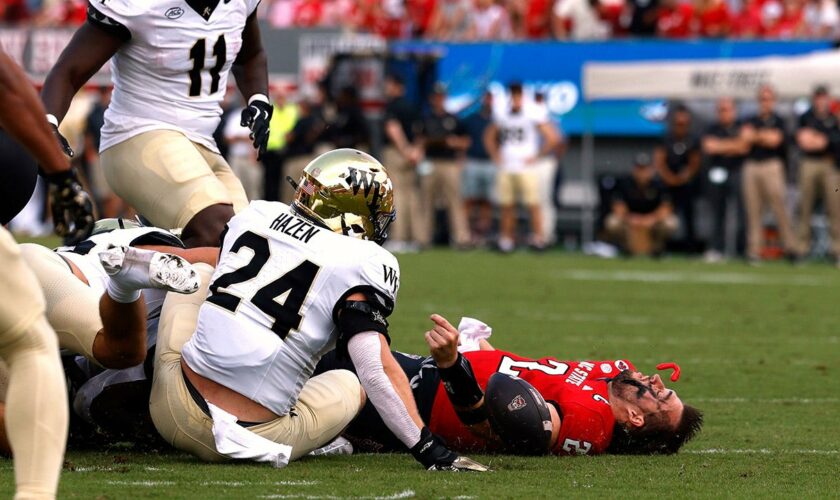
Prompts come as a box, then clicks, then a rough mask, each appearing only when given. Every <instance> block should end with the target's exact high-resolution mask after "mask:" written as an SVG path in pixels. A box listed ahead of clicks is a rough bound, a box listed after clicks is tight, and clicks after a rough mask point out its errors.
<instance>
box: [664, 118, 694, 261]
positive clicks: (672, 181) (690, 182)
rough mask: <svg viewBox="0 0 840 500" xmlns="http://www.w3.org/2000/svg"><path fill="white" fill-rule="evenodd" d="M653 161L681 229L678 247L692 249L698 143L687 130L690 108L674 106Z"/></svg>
mask: <svg viewBox="0 0 840 500" xmlns="http://www.w3.org/2000/svg"><path fill="white" fill-rule="evenodd" d="M653 164H654V166H655V167H656V171H657V173H659V178H660V179H662V182H664V183H665V186H667V188H668V192H669V193H670V195H671V202H672V203H673V204H674V210H675V211H676V213H677V214H678V215H679V217H680V223H681V224H682V225H683V228H684V229H685V238H684V239H683V242H682V246H683V248H684V249H686V250H689V251H692V250H693V249H694V248H695V247H696V246H697V245H696V243H697V242H696V238H695V231H694V203H695V201H696V199H697V195H698V192H699V186H698V182H697V181H698V179H697V174H698V173H699V172H700V143H699V141H698V140H697V137H696V136H695V135H694V134H693V133H692V131H691V111H689V109H688V108H686V107H685V106H684V105H681V104H680V105H677V106H676V107H675V109H674V111H673V112H672V114H671V122H670V125H669V127H668V131H667V133H666V134H665V137H663V139H662V142H661V143H660V145H659V146H657V147H656V148H655V149H654V151H653Z"/></svg>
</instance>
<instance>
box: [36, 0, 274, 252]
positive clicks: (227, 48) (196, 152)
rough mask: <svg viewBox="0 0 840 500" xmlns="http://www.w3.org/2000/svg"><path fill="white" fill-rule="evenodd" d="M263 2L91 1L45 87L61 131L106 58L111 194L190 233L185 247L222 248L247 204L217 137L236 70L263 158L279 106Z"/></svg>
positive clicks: (105, 141)
mask: <svg viewBox="0 0 840 500" xmlns="http://www.w3.org/2000/svg"><path fill="white" fill-rule="evenodd" d="M258 3H259V0H239V1H235V2H230V1H221V0H187V1H186V2H184V3H181V4H180V5H179V4H177V3H176V4H173V3H172V2H169V1H166V0H149V1H144V2H136V1H132V0H108V1H107V2H106V1H98V2H91V3H89V4H88V15H87V21H86V22H85V23H84V24H83V25H82V26H81V27H80V28H79V29H78V30H77V31H76V33H75V35H74V36H73V38H72V39H71V40H70V43H69V44H68V45H67V47H66V48H65V49H64V51H63V52H62V54H61V56H60V57H59V59H58V61H57V62H56V64H55V66H53V68H52V70H50V73H49V74H48V75H47V78H46V80H45V82H44V88H43V91H42V99H43V101H44V105H45V107H46V111H47V113H48V115H47V120H48V121H49V122H50V123H51V124H52V125H53V127H54V129H55V133H56V134H57V135H58V137H59V140H60V141H61V142H62V143H63V146H64V147H65V152H66V153H67V154H69V155H71V156H72V154H73V152H72V149H71V148H70V147H69V146H68V145H67V143H66V141H65V140H63V138H62V137H61V136H60V134H58V129H57V127H58V124H59V122H60V121H61V120H62V119H63V118H64V115H65V113H66V112H67V109H68V107H69V106H70V101H71V100H72V98H73V96H74V95H75V94H76V92H77V91H78V90H79V88H81V87H82V86H83V85H84V84H85V83H86V82H87V81H88V80H89V79H90V78H91V76H93V74H94V73H96V71H98V70H99V69H100V68H101V67H102V65H104V64H105V63H106V62H107V61H108V60H109V59H110V60H111V78H112V82H113V85H114V93H113V97H112V100H111V103H110V105H109V106H108V109H107V111H106V112H105V124H104V126H103V127H102V137H101V143H100V147H99V149H100V153H101V161H102V169H103V171H104V173H105V178H106V180H107V181H108V184H109V185H110V186H111V188H112V189H113V190H114V192H115V193H116V194H117V195H118V196H120V197H121V198H123V199H124V200H125V201H126V202H127V203H128V204H130V205H131V206H133V207H134V208H135V209H136V210H137V211H138V213H140V214H141V215H142V216H144V217H145V218H146V219H148V220H149V221H150V222H151V223H152V224H154V225H155V226H157V227H164V228H167V229H171V228H183V231H182V233H181V234H182V236H183V240H184V243H185V244H186V245H187V246H188V247H198V246H217V245H218V241H219V235H220V234H221V232H222V230H223V229H224V224H225V222H226V221H228V220H229V219H230V218H231V217H232V216H233V214H234V213H235V212H236V211H238V210H241V209H243V208H244V207H245V206H246V205H247V203H248V199H247V197H246V195H245V191H244V189H243V188H242V184H241V183H240V182H239V179H237V178H236V176H235V175H234V173H233V171H232V170H231V168H230V166H228V164H227V162H225V160H224V158H223V157H222V156H221V155H220V154H219V150H218V147H217V145H216V143H215V141H214V140H213V138H212V134H213V131H214V130H216V128H217V126H218V124H219V120H220V116H221V113H222V110H221V106H220V102H221V101H222V99H223V97H224V95H225V91H226V90H227V85H228V76H229V74H230V72H231V71H233V73H234V76H235V77H236V84H237V86H238V87H239V90H240V92H241V93H242V95H243V96H244V97H245V99H246V100H247V103H248V104H247V106H246V108H245V110H244V111H243V112H242V116H241V123H242V124H243V125H245V126H248V127H249V128H250V130H251V135H252V138H253V141H254V147H255V148H258V149H259V151H260V153H263V152H264V151H265V147H266V143H267V140H268V132H269V130H268V128H269V122H270V120H271V113H272V106H271V104H270V103H269V100H268V97H267V93H268V70H267V67H266V55H265V51H264V50H263V47H262V41H261V38H260V31H259V23H258V21H257V14H256V9H257V5H258Z"/></svg>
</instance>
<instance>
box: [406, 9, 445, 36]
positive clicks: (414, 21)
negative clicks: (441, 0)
mask: <svg viewBox="0 0 840 500" xmlns="http://www.w3.org/2000/svg"><path fill="white" fill-rule="evenodd" d="M437 3H438V1H437V0H405V8H406V10H407V11H408V19H409V21H410V22H411V34H412V35H413V36H415V37H421V36H423V34H425V33H426V32H427V31H428V29H429V25H430V24H431V21H432V14H433V13H434V11H435V7H436V5H437Z"/></svg>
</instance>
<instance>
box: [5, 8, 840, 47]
mask: <svg viewBox="0 0 840 500" xmlns="http://www.w3.org/2000/svg"><path fill="white" fill-rule="evenodd" d="M86 4H87V2H86V1H84V0H0V22H5V23H7V24H34V25H37V26H61V25H78V24H80V23H81V22H83V21H84V17H85V6H86ZM259 15H260V16H261V17H262V18H263V19H265V20H266V21H267V22H269V24H271V25H272V26H274V27H277V28H287V27H293V26H294V27H301V28H312V27H329V28H342V29H345V30H347V31H352V32H364V33H375V34H378V35H381V36H383V37H386V38H390V39H405V38H425V39H433V40H466V41H478V40H526V39H533V40H544V39H561V40H565V39H572V40H597V39H606V38H617V37H660V38H670V39H680V38H696V37H706V38H724V37H725V38H745V39H753V38H769V39H794V38H836V37H837V35H838V34H839V33H840V10H838V2H837V0H381V1H380V0H265V1H263V2H262V4H261V5H260V10H259Z"/></svg>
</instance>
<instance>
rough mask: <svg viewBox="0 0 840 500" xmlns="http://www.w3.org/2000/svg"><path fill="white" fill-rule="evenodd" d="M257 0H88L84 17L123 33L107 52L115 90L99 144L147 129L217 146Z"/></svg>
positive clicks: (106, 145)
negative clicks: (224, 102)
mask: <svg viewBox="0 0 840 500" xmlns="http://www.w3.org/2000/svg"><path fill="white" fill-rule="evenodd" d="M258 4H259V0H176V1H172V0H144V1H138V0H92V1H91V2H90V3H89V4H88V15H87V17H88V22H89V23H90V24H92V25H94V26H96V27H98V28H100V29H103V30H105V31H107V32H108V33H110V34H112V35H114V36H117V37H119V38H121V39H122V40H123V45H122V46H121V47H120V48H119V50H118V51H117V53H116V54H115V55H114V57H113V58H111V79H112V81H113V84H114V94H113V97H112V99H111V104H110V105H109V106H108V109H107V110H106V111H105V124H104V126H103V127H102V141H101V144H100V150H101V151H104V150H106V149H108V148H109V147H111V146H113V145H115V144H119V143H120V142H123V141H125V140H127V139H130V138H131V137H134V136H136V135H139V134H141V133H143V132H148V131H150V130H160V129H166V130H175V131H178V132H181V133H183V134H184V135H186V136H187V138H188V139H190V140H191V141H193V142H196V143H198V144H201V145H202V146H205V147H206V148H208V149H210V150H211V151H214V152H218V148H217V147H216V143H215V141H214V140H213V137H212V136H213V131H214V130H215V129H216V127H217V126H218V124H219V119H220V116H221V113H222V110H221V107H220V104H219V103H220V102H221V100H222V98H223V97H224V95H225V90H226V88H227V79H228V73H229V72H230V68H231V66H232V64H233V61H234V60H235V59H236V56H237V55H238V54H239V49H240V48H241V47H242V30H243V29H244V28H245V23H246V20H247V19H248V16H250V15H251V14H252V13H253V12H254V10H255V9H256V8H257V5H258Z"/></svg>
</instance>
